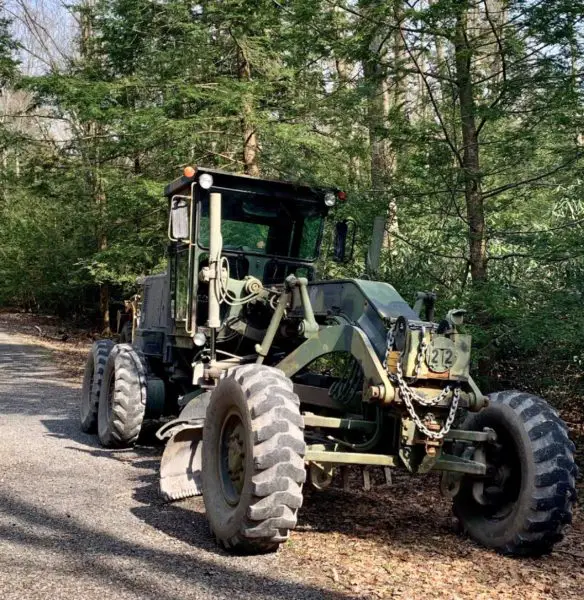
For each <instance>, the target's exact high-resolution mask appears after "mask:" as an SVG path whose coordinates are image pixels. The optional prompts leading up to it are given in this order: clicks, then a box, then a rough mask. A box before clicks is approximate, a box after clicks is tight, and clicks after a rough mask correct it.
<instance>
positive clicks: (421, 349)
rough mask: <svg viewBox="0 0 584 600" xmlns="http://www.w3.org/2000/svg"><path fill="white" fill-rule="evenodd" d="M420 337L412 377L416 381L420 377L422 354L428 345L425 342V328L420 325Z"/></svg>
mask: <svg viewBox="0 0 584 600" xmlns="http://www.w3.org/2000/svg"><path fill="white" fill-rule="evenodd" d="M421 332H422V337H421V339H420V343H419V345H418V355H417V356H416V369H415V371H414V373H415V375H414V377H415V378H416V379H418V377H419V376H420V369H421V368H422V361H423V360H424V352H426V348H427V347H428V344H427V342H426V328H425V327H424V326H423V325H422V330H421Z"/></svg>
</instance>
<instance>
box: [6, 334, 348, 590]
mask: <svg viewBox="0 0 584 600" xmlns="http://www.w3.org/2000/svg"><path fill="white" fill-rule="evenodd" d="M78 397H79V385H78V383H77V382H76V381H69V380H67V379H64V377H63V373H62V372H61V371H59V370H58V369H57V368H56V367H55V365H54V364H52V362H51V360H50V358H49V355H48V354H46V351H45V350H43V349H41V348H39V347H37V346H34V345H30V343H27V341H26V340H25V339H23V338H21V337H20V336H18V335H16V334H13V333H8V332H6V331H2V330H1V329H0V597H1V598H2V599H3V600H10V599H13V598H14V599H16V598H18V599H19V600H21V599H23V598H24V599H26V600H35V599H41V598H42V599H43V600H44V599H47V598H50V599H62V598H75V599H76V600H77V599H86V598H87V599H91V598H99V599H100V600H107V599H109V598H112V599H115V600H123V599H126V598H141V599H144V598H156V599H157V600H171V599H175V598H176V599H179V598H180V599H184V598H205V599H207V598H214V599H218V598H230V599H233V598H254V600H260V599H264V598H265V599H274V600H275V599H288V598H289V599H294V600H305V599H306V600H308V599H312V598H314V599H316V598H319V599H320V598H331V599H334V600H347V599H349V598H350V597H351V596H349V595H346V594H340V593H337V592H334V591H329V590H326V589H325V588H320V587H318V586H317V585H315V584H313V583H311V584H308V583H306V582H304V583H303V581H302V579H303V577H302V572H301V571H302V568H300V571H299V569H298V568H296V569H295V571H294V573H292V572H290V571H289V570H288V569H287V568H286V565H285V564H283V563H284V561H283V560H282V558H281V554H280V555H269V556H260V557H232V556H229V555H227V554H225V553H223V552H221V551H220V550H218V549H217V548H216V547H215V544H214V542H213V540H212V539H211V537H210V535H209V532H208V529H207V525H206V521H205V518H204V514H203V507H202V501H201V500H200V499H196V500H189V501H186V502H183V503H180V504H176V505H165V504H163V503H162V502H161V501H160V500H159V499H158V497H157V479H158V474H157V473H158V471H157V470H158V464H159V460H160V448H158V447H156V446H152V447H148V446H140V447H139V448H137V449H136V450H132V451H107V450H103V449H101V448H100V447H99V446H98V445H97V442H96V439H95V438H94V437H93V436H89V435H86V434H83V433H82V432H81V431H80V429H79V425H78V418H77V411H78ZM310 580H311V581H313V580H314V577H313V576H311V577H310Z"/></svg>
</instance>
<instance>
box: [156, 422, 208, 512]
mask: <svg viewBox="0 0 584 600" xmlns="http://www.w3.org/2000/svg"><path fill="white" fill-rule="evenodd" d="M202 446H203V422H201V423H200V424H194V423H193V424H189V425H187V424H185V425H183V427H182V428H180V429H178V430H176V431H175V432H174V433H173V435H172V436H171V437H170V439H169V440H168V442H167V443H166V448H165V449H164V454H163V455H162V462H161V463H160V494H161V495H162V497H163V498H164V499H165V500H168V501H172V500H180V499H181V498H188V497H189V496H200V495H201V494H202V493H203V491H202V488H201V468H202V461H201V453H202V450H203V448H202Z"/></svg>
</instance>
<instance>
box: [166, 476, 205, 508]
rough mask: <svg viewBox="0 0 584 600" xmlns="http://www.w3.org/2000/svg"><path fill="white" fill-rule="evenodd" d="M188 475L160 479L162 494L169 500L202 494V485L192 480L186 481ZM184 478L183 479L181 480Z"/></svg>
mask: <svg viewBox="0 0 584 600" xmlns="http://www.w3.org/2000/svg"><path fill="white" fill-rule="evenodd" d="M186 479H187V478H186V476H176V477H172V478H165V479H163V480H161V481H160V495H161V496H162V498H163V499H164V500H166V501H167V502H172V501H174V500H182V499H183V498H191V497H193V496H200V495H201V494H202V493H203V492H202V490H201V488H200V486H198V485H196V484H194V483H193V482H192V481H186ZM181 480H182V481H181Z"/></svg>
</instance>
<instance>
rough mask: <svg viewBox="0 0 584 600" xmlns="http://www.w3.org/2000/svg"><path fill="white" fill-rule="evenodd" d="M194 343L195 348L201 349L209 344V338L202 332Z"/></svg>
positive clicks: (194, 338) (195, 338)
mask: <svg viewBox="0 0 584 600" xmlns="http://www.w3.org/2000/svg"><path fill="white" fill-rule="evenodd" d="M193 342H195V346H199V348H201V347H202V346H204V345H205V344H206V343H207V336H206V335H205V334H204V333H203V332H202V331H198V332H197V333H195V335H194V337H193Z"/></svg>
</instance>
